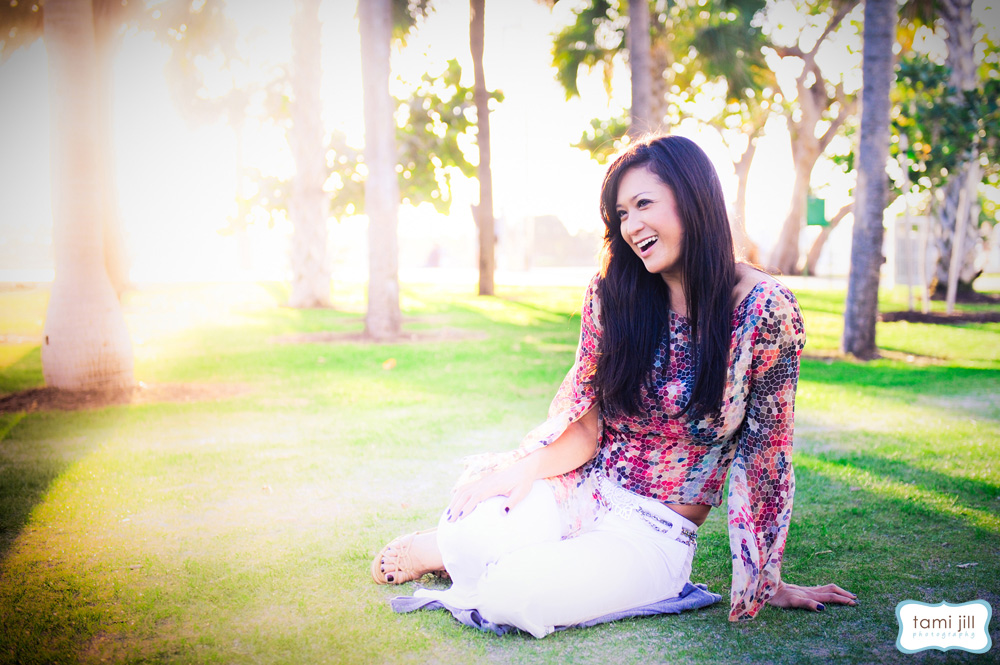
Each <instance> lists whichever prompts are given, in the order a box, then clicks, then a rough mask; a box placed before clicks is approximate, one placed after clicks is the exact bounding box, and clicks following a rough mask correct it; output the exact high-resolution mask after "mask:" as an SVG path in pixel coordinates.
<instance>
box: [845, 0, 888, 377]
mask: <svg viewBox="0 0 1000 665" xmlns="http://www.w3.org/2000/svg"><path fill="white" fill-rule="evenodd" d="M897 15H898V12H897V10H896V0H865V18H864V46H863V50H862V54H863V63H862V76H863V87H862V92H861V95H862V97H861V99H862V108H861V138H860V141H859V144H858V184H857V187H856V190H855V196H856V205H855V210H856V212H855V220H854V233H853V238H852V242H851V272H850V278H849V281H848V285H847V305H846V311H845V312H844V336H843V339H842V342H841V345H842V348H843V350H844V352H846V353H851V354H853V355H855V356H857V357H859V358H865V359H867V358H872V357H875V356H876V355H877V353H876V347H875V320H876V318H877V316H878V281H879V269H880V268H881V267H882V263H883V260H884V259H883V257H882V216H883V213H884V212H885V207H886V203H887V199H888V188H889V181H888V176H887V175H886V171H885V167H886V162H887V161H888V159H889V141H890V136H891V134H890V131H891V129H890V125H889V111H890V109H891V108H892V103H891V101H890V99H889V94H890V92H891V90H892V83H893V79H894V75H893V65H894V61H893V54H892V47H893V44H894V43H895V34H896V19H897Z"/></svg>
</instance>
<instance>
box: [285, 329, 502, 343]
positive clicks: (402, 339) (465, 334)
mask: <svg viewBox="0 0 1000 665" xmlns="http://www.w3.org/2000/svg"><path fill="white" fill-rule="evenodd" d="M487 337H488V335H486V334H485V333H482V332H479V331H470V330H461V329H459V328H433V329H430V330H419V331H408V332H403V333H401V334H399V335H398V336H396V337H392V338H389V339H375V338H373V337H369V336H368V335H366V334H365V333H363V332H312V333H294V334H290V335H278V336H277V337H272V338H271V339H270V342H271V343H272V344H346V343H351V344H421V343H423V344H429V343H433V342H456V341H471V340H484V339H487Z"/></svg>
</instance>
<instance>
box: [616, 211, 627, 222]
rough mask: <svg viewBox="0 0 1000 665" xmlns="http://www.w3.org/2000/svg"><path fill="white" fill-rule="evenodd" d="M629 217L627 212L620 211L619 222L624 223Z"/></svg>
mask: <svg viewBox="0 0 1000 665" xmlns="http://www.w3.org/2000/svg"><path fill="white" fill-rule="evenodd" d="M627 217H628V213H627V212H625V211H624V210H619V211H618V221H619V222H624V221H625V219H626V218H627Z"/></svg>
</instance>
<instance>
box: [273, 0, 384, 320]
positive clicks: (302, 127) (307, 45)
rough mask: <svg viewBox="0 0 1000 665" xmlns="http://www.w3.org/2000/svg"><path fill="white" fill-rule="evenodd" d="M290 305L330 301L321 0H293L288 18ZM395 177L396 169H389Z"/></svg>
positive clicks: (313, 304)
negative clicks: (291, 169) (292, 162)
mask: <svg viewBox="0 0 1000 665" xmlns="http://www.w3.org/2000/svg"><path fill="white" fill-rule="evenodd" d="M292 47H293V52H292V95H293V100H292V108H291V111H292V131H291V137H290V138H291V144H292V155H293V156H294V158H295V177H294V178H293V179H292V199H291V204H290V206H289V212H290V213H291V218H292V226H293V228H294V232H293V235H292V261H291V263H292V290H291V294H290V296H289V299H288V304H289V305H290V306H292V307H299V308H303V307H329V306H330V266H329V264H328V260H327V227H326V212H327V210H326V207H327V206H326V195H325V194H324V192H323V183H324V182H325V180H326V172H327V169H326V151H325V149H324V145H325V143H324V141H323V112H322V104H321V101H320V88H321V86H322V79H323V74H322V56H321V25H320V22H319V0H295V14H294V16H293V17H292ZM393 177H395V174H393Z"/></svg>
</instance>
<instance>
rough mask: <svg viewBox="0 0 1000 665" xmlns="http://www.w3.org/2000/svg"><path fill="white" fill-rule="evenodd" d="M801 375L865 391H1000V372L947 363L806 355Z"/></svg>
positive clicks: (979, 392) (904, 393)
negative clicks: (828, 359) (918, 363)
mask: <svg viewBox="0 0 1000 665" xmlns="http://www.w3.org/2000/svg"><path fill="white" fill-rule="evenodd" d="M801 377H802V379H803V380H807V381H813V382H816V383H822V384H826V385H837V386H851V387H856V388H858V389H859V390H862V391H865V390H870V389H872V388H876V389H879V390H885V391H890V392H893V393H899V394H902V395H916V394H924V395H926V394H935V392H937V393H940V394H946V393H969V394H973V395H975V394H986V393H989V392H990V391H991V390H992V391H993V392H998V391H1000V372H997V371H996V370H992V369H972V368H966V367H954V366H948V365H945V366H936V365H925V366H911V365H902V364H892V365H886V364H872V363H869V364H862V363H852V362H844V361H839V362H833V363H826V362H824V361H821V360H813V359H803V360H802V372H801Z"/></svg>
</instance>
